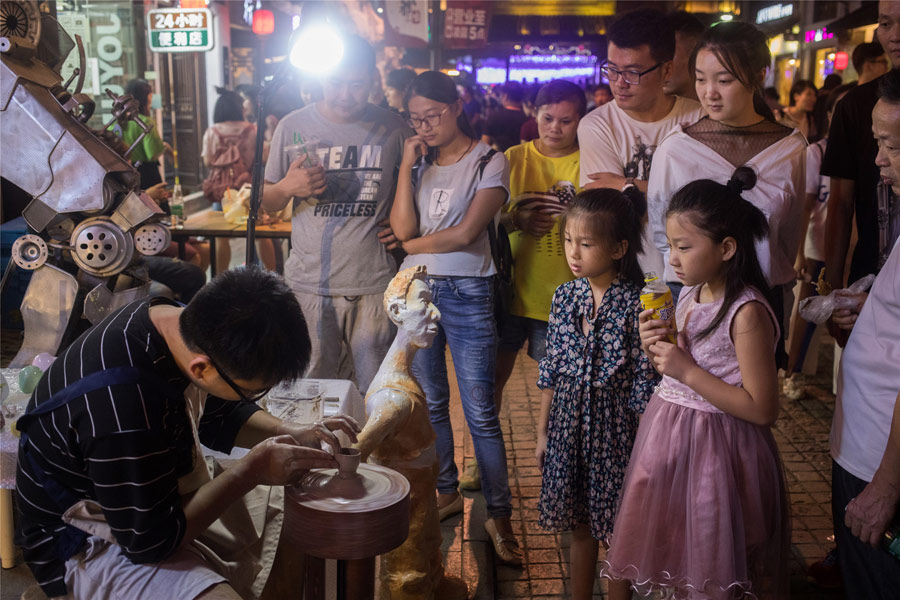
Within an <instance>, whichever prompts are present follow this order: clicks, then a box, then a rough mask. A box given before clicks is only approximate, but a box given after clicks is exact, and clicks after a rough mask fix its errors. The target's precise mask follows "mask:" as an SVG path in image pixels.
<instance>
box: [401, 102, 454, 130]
mask: <svg viewBox="0 0 900 600" xmlns="http://www.w3.org/2000/svg"><path fill="white" fill-rule="evenodd" d="M448 110H450V107H449V106H448V107H447V108H445V109H444V110H442V111H441V112H440V113H438V114H436V115H428V116H427V117H425V118H424V119H417V118H415V117H410V118H408V119H407V120H406V124H407V125H409V126H410V127H412V128H413V129H418V128H419V127H421V126H422V123H427V124H428V126H429V127H437V126H438V125H440V124H441V117H443V116H444V113H445V112H447V111H448Z"/></svg>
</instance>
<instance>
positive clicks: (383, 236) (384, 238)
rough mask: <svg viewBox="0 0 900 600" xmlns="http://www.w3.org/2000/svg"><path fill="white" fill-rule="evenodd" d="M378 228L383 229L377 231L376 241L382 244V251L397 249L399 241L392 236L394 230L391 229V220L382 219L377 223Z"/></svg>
mask: <svg viewBox="0 0 900 600" xmlns="http://www.w3.org/2000/svg"><path fill="white" fill-rule="evenodd" d="M378 226H379V227H383V228H384V229H380V230H379V231H378V241H379V242H381V243H382V244H384V249H385V250H387V251H388V252H390V251H391V250H395V249H397V248H399V247H400V241H399V240H398V239H397V236H395V235H394V230H393V229H391V220H390V219H383V220H381V221H379V222H378Z"/></svg>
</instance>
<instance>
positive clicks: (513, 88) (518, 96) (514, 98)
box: [500, 81, 525, 104]
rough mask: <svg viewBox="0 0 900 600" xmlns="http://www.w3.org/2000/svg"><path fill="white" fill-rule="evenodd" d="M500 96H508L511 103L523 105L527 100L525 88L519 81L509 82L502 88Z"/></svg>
mask: <svg viewBox="0 0 900 600" xmlns="http://www.w3.org/2000/svg"><path fill="white" fill-rule="evenodd" d="M500 95H501V96H506V97H507V98H508V99H509V100H510V102H515V103H516V104H521V103H522V101H524V100H525V88H524V87H523V86H522V84H521V83H519V82H518V81H509V82H507V83H504V84H503V85H502V86H500Z"/></svg>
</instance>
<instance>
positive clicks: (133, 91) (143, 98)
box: [124, 79, 153, 115]
mask: <svg viewBox="0 0 900 600" xmlns="http://www.w3.org/2000/svg"><path fill="white" fill-rule="evenodd" d="M124 93H126V94H128V95H129V96H131V97H133V98H134V99H135V100H137V102H138V106H139V107H140V108H139V109H138V110H140V111H141V114H142V115H149V114H150V104H149V103H148V102H147V101H148V100H149V99H150V94H152V93H153V86H151V85H150V84H149V83H147V81H146V80H145V79H132V80H131V81H129V82H128V83H127V84H126V85H125V92H124Z"/></svg>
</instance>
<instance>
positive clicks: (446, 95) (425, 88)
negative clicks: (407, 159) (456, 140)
mask: <svg viewBox="0 0 900 600" xmlns="http://www.w3.org/2000/svg"><path fill="white" fill-rule="evenodd" d="M413 96H422V97H423V98H428V99H429V100H434V101H435V102H443V103H444V104H453V103H454V102H457V101H459V92H458V91H457V89H456V84H455V83H453V79H451V78H450V76H449V75H445V74H444V73H441V72H440V71H425V72H424V73H419V74H418V75H417V76H416V78H415V79H413V82H412V83H411V84H410V86H409V89H407V90H406V95H405V96H404V97H403V108H405V109H406V111H407V112H409V101H410V99H411V98H412V97H413ZM456 125H457V126H458V127H459V130H460V131H462V132H463V133H464V134H465V135H467V136H469V137H470V138H472V139H477V137H478V136H476V135H475V131H474V130H473V129H472V124H471V123H469V117H467V116H466V113H465V111H463V110H460V111H459V116H458V117H457V118H456Z"/></svg>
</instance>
